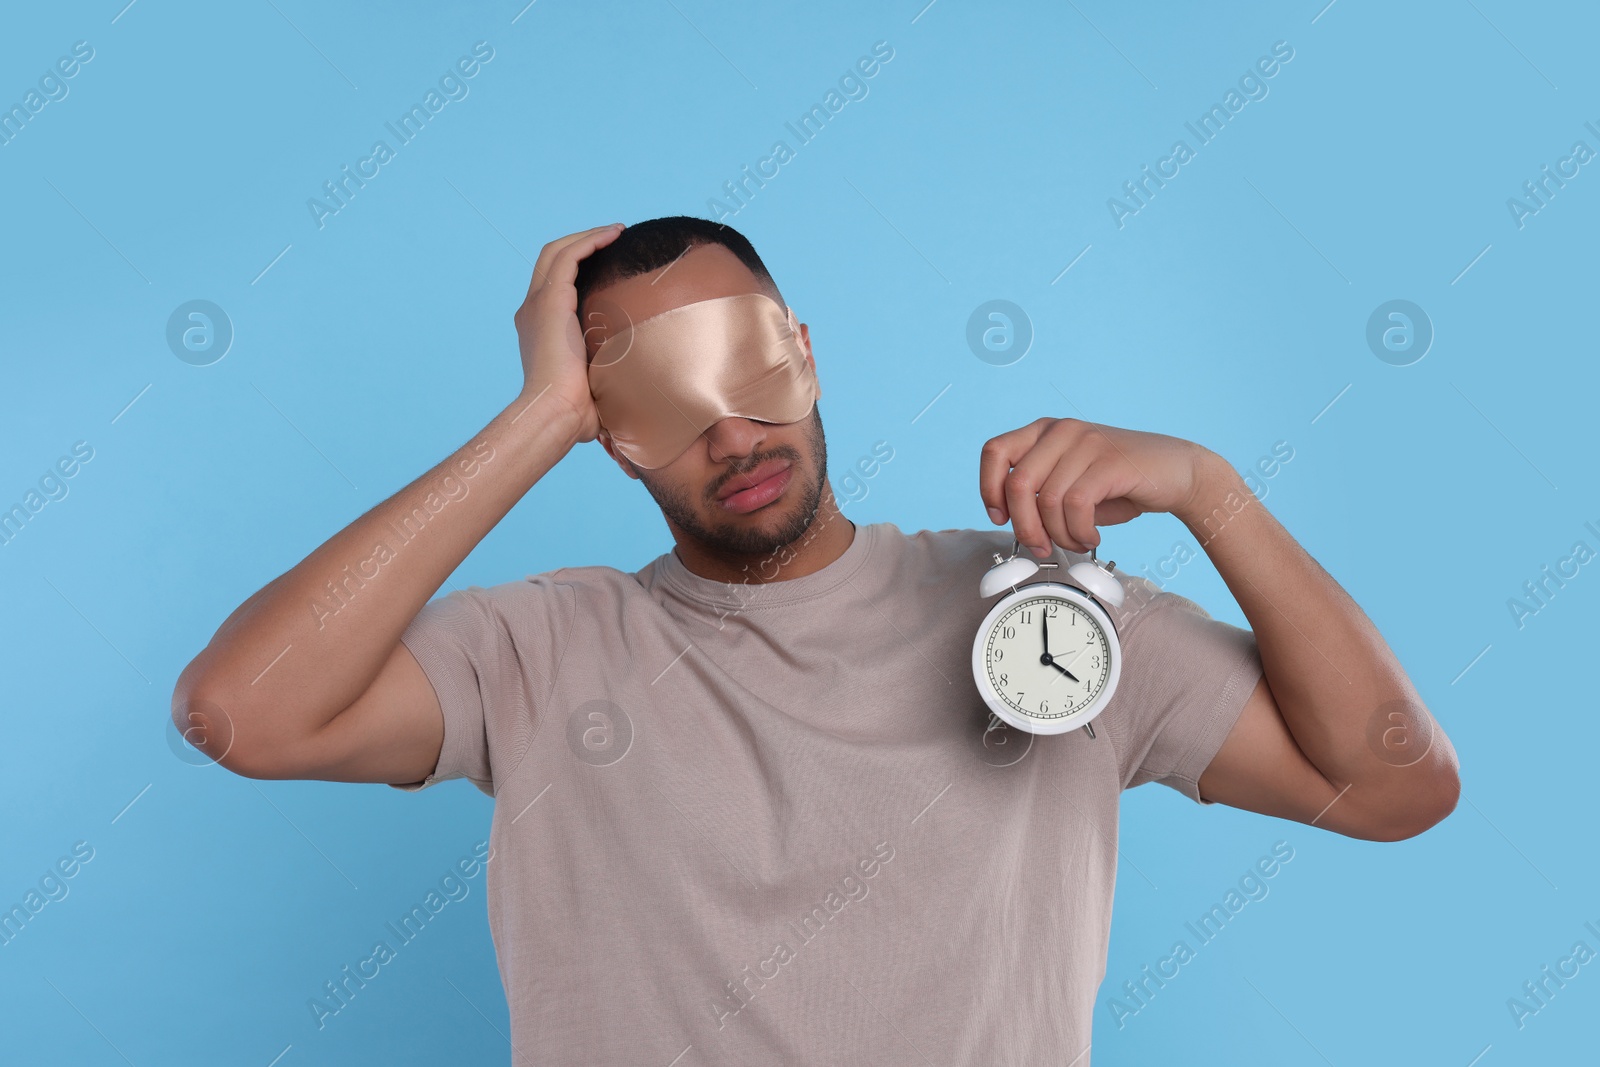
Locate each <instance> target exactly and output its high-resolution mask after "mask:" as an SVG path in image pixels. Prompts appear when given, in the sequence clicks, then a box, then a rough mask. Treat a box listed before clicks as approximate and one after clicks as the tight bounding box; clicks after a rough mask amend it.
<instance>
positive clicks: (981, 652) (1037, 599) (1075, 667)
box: [972, 540, 1123, 738]
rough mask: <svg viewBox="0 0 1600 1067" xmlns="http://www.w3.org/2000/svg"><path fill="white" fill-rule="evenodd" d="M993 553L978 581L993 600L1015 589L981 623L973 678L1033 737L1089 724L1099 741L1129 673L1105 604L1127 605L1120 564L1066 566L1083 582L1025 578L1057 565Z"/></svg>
mask: <svg viewBox="0 0 1600 1067" xmlns="http://www.w3.org/2000/svg"><path fill="white" fill-rule="evenodd" d="M1020 548H1021V545H1020V543H1018V542H1017V541H1015V540H1013V541H1012V543H1011V555H1010V556H1009V557H1003V556H1001V555H1000V554H999V553H998V552H997V553H995V555H994V565H993V566H992V567H990V568H989V570H988V571H987V572H986V573H985V574H984V575H983V578H982V579H981V580H980V581H979V583H978V596H979V597H981V598H984V599H988V598H989V597H992V596H994V595H996V594H997V593H1000V592H1002V591H1004V590H1007V589H1009V590H1010V592H1008V593H1006V594H1005V596H1003V597H1001V598H1000V600H999V602H998V603H996V604H995V605H994V607H992V608H990V609H989V613H988V614H987V615H985V616H984V618H983V622H982V623H981V624H979V626H978V633H977V636H976V637H975V638H974V639H973V642H972V676H973V678H974V680H975V681H976V682H977V684H978V692H979V693H980V694H981V695H982V697H983V702H984V703H985V704H987V705H988V707H989V710H990V711H992V712H994V714H995V715H996V716H997V717H998V718H999V719H1000V720H1001V721H1002V722H1005V723H1007V724H1009V725H1011V726H1014V727H1016V728H1017V729H1018V730H1023V731H1025V732H1027V733H1031V734H1060V733H1065V732H1067V731H1068V730H1073V729H1077V728H1078V727H1082V728H1083V729H1084V731H1085V732H1086V733H1087V734H1088V735H1089V736H1090V737H1091V738H1092V737H1094V726H1093V725H1092V723H1093V721H1094V718H1095V716H1096V715H1099V714H1100V713H1101V712H1102V711H1104V710H1105V708H1106V705H1107V704H1109V703H1110V702H1111V696H1112V694H1113V693H1115V692H1116V690H1117V679H1118V678H1119V677H1121V674H1122V644H1121V642H1120V641H1119V640H1118V638H1117V627H1116V623H1115V622H1114V621H1113V620H1112V618H1111V613H1110V612H1109V611H1107V610H1106V607H1105V605H1110V606H1111V607H1113V608H1115V607H1120V606H1121V605H1122V600H1123V589H1122V583H1121V582H1119V581H1118V580H1117V579H1116V578H1115V577H1114V576H1113V575H1112V573H1111V571H1112V570H1113V569H1114V568H1115V567H1116V563H1115V562H1111V563H1106V564H1101V563H1100V561H1099V560H1098V559H1096V558H1095V552H1094V549H1093V548H1091V549H1090V550H1089V558H1088V559H1087V560H1081V561H1079V562H1077V563H1074V564H1073V565H1072V566H1070V567H1068V568H1067V574H1068V575H1069V576H1070V577H1071V578H1072V580H1073V581H1074V582H1076V583H1077V587H1075V586H1071V585H1066V584H1063V583H1061V582H1033V583H1030V584H1028V585H1022V584H1020V583H1022V582H1024V581H1026V580H1027V579H1028V578H1031V577H1032V576H1033V575H1034V574H1036V573H1037V572H1038V571H1040V570H1045V569H1054V568H1055V566H1056V564H1055V563H1054V562H1043V563H1041V562H1039V561H1037V560H1034V559H1032V558H1030V557H1028V556H1023V555H1020V554H1019V550H1020Z"/></svg>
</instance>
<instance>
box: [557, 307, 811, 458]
mask: <svg viewBox="0 0 1600 1067" xmlns="http://www.w3.org/2000/svg"><path fill="white" fill-rule="evenodd" d="M799 331H800V324H799V322H798V321H797V320H796V319H795V317H794V312H793V311H792V310H790V309H789V308H788V307H785V306H783V305H780V304H779V303H778V302H777V301H775V300H773V299H772V298H771V297H769V296H766V295H764V294H762V293H740V294H738V295H736V296H720V297H716V298H713V299H711V300H700V301H696V302H695V303H692V304H684V305H682V306H681V307H675V308H672V309H671V310H668V311H663V312H661V313H660V314H659V315H652V316H651V317H650V318H648V319H644V320H642V321H640V322H636V323H631V324H629V325H628V326H627V327H626V328H625V329H623V330H621V331H619V332H618V333H616V334H613V335H612V336H610V337H608V338H606V340H605V341H604V342H603V343H602V344H601V345H600V347H599V348H598V349H596V351H595V354H594V358H593V359H592V360H591V361H590V363H589V392H590V395H592V396H593V397H594V403H595V409H596V411H597V412H598V413H599V416H600V425H601V426H603V427H604V428H605V429H606V431H607V432H608V433H610V434H611V439H612V441H613V442H614V443H615V444H616V447H617V451H618V452H620V453H622V455H624V456H626V457H627V458H628V460H629V461H630V462H632V463H633V464H634V465H635V466H638V467H644V468H646V469H654V468H658V467H665V466H666V465H667V464H669V463H671V462H672V461H673V460H675V459H677V458H678V457H679V456H681V455H683V453H684V452H685V451H687V450H688V448H689V446H690V445H692V444H694V441H695V438H697V437H699V436H700V435H701V434H702V433H703V432H705V430H706V428H707V427H709V426H712V425H714V424H715V423H716V422H718V421H719V420H721V419H725V418H730V417H742V418H746V419H755V420H757V421H759V422H774V423H787V422H797V421H799V420H800V419H803V418H805V417H806V415H808V414H810V412H811V407H812V405H813V404H814V403H815V402H816V399H817V397H818V396H819V395H820V387H819V385H818V383H817V376H816V374H815V372H814V371H813V369H812V368H811V366H810V365H809V364H808V363H807V362H806V357H805V353H804V352H803V351H801V348H800V343H799V340H798V334H799Z"/></svg>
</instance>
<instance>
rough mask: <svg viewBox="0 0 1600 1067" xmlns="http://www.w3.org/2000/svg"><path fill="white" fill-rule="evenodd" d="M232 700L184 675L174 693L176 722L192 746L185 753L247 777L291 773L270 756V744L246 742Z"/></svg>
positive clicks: (200, 762)
mask: <svg viewBox="0 0 1600 1067" xmlns="http://www.w3.org/2000/svg"><path fill="white" fill-rule="evenodd" d="M228 706H229V704H228V701H227V700H226V699H225V698H224V697H222V696H221V695H220V694H218V693H217V692H216V691H214V690H211V689H208V688H204V687H202V686H200V685H196V684H190V683H188V681H187V680H186V679H184V678H180V679H179V682H178V685H177V687H176V688H175V689H174V691H173V694H172V725H173V727H174V728H175V729H176V730H177V732H178V736H179V737H180V738H182V740H183V742H184V743H185V744H186V745H187V746H188V747H189V749H192V751H187V752H184V753H183V754H182V758H184V759H186V760H187V761H189V762H191V763H196V764H198V765H201V766H204V765H206V764H216V765H217V766H219V767H221V768H222V769H224V770H227V771H232V772H233V773H234V774H237V775H239V776H241V777H244V778H258V779H276V778H285V777H289V775H286V774H284V773H283V772H282V768H281V767H280V766H278V763H277V762H276V761H274V760H272V759H271V758H270V748H267V747H264V746H262V745H259V744H246V743H244V742H245V737H244V733H245V731H242V730H241V729H240V726H241V723H242V722H244V721H245V720H243V719H242V718H241V717H239V716H235V715H233V714H231V713H230V712H229V711H228Z"/></svg>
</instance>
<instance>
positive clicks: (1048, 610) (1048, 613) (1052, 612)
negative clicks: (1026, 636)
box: [1044, 604, 1061, 619]
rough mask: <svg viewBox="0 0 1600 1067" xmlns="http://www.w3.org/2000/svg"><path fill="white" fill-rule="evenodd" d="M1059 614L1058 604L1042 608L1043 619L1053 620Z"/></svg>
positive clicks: (1059, 607) (1059, 606)
mask: <svg viewBox="0 0 1600 1067" xmlns="http://www.w3.org/2000/svg"><path fill="white" fill-rule="evenodd" d="M1060 614H1061V605H1060V604H1046V605H1045V606H1044V617H1045V618H1047V619H1053V618H1055V617H1057V616H1058V615H1060Z"/></svg>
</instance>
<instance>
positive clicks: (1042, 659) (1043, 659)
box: [1039, 652, 1078, 682]
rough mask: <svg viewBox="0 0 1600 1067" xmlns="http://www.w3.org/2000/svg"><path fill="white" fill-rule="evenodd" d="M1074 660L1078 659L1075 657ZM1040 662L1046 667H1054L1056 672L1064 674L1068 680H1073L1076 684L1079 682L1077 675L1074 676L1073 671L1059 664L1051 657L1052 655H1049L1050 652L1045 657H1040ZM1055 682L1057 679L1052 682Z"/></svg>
mask: <svg viewBox="0 0 1600 1067" xmlns="http://www.w3.org/2000/svg"><path fill="white" fill-rule="evenodd" d="M1073 659H1077V657H1076V656H1074V657H1073ZM1039 662H1040V663H1042V664H1044V665H1045V666H1046V667H1054V668H1055V669H1056V670H1058V671H1060V672H1061V673H1062V674H1064V675H1066V676H1067V677H1068V678H1071V679H1072V680H1073V681H1074V682H1076V681H1077V680H1078V679H1077V676H1076V675H1074V674H1073V673H1072V672H1071V671H1069V670H1067V669H1066V668H1065V667H1063V666H1062V665H1061V664H1059V663H1057V662H1056V661H1055V657H1054V656H1052V655H1050V653H1048V652H1046V653H1045V654H1044V655H1042V656H1040V657H1039ZM1054 680H1055V679H1051V681H1052V682H1053V681H1054Z"/></svg>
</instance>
